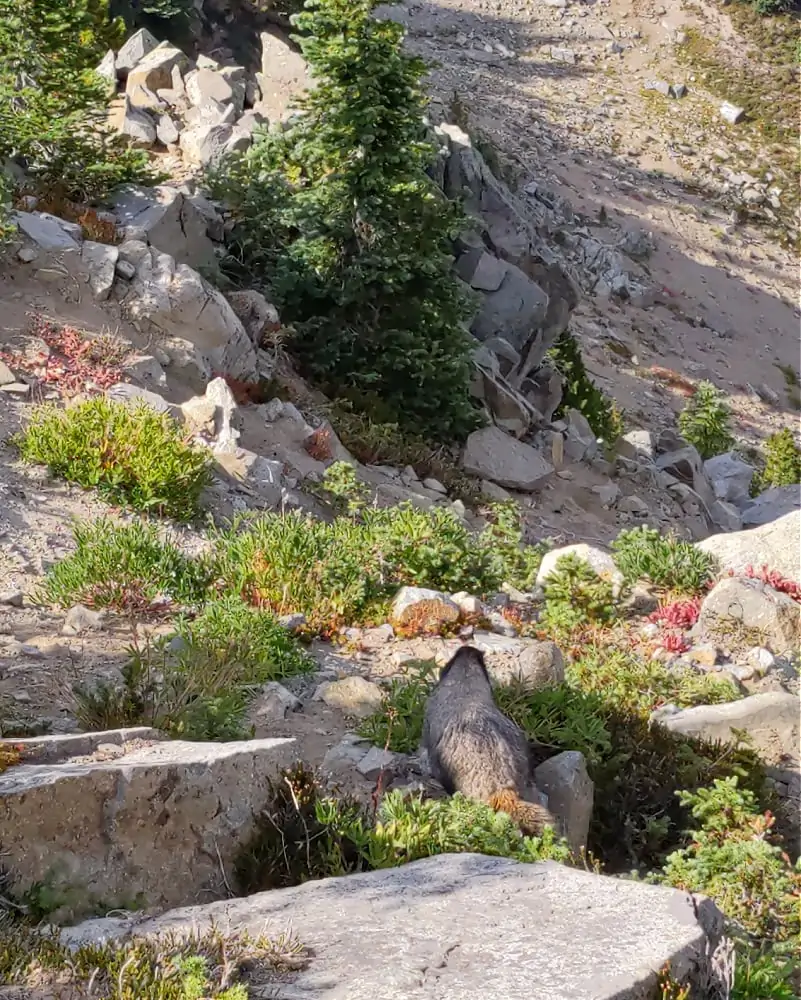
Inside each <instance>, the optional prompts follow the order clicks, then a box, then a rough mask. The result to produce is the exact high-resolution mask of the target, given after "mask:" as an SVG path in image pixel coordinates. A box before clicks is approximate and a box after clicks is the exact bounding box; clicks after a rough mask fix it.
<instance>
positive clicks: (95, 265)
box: [81, 240, 119, 302]
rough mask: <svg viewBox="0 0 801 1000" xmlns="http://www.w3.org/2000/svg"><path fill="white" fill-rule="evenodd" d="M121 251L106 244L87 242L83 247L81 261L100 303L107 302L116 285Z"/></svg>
mask: <svg viewBox="0 0 801 1000" xmlns="http://www.w3.org/2000/svg"><path fill="white" fill-rule="evenodd" d="M118 257H119V250H118V249H117V247H115V246H109V245H108V244H106V243H94V242H92V241H91V240H85V241H84V243H83V244H82V245H81V260H82V261H83V262H84V264H86V266H87V268H88V270H89V287H90V289H91V290H92V295H93V296H94V298H95V299H96V300H97V301H98V302H105V300H106V299H107V298H108V297H109V295H110V294H111V288H112V286H113V284H114V274H115V268H116V266H117V258H118Z"/></svg>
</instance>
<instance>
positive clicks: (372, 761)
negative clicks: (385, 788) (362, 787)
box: [356, 747, 398, 782]
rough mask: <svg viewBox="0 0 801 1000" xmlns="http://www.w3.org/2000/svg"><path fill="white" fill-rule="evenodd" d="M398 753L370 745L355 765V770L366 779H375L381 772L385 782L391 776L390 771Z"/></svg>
mask: <svg viewBox="0 0 801 1000" xmlns="http://www.w3.org/2000/svg"><path fill="white" fill-rule="evenodd" d="M397 758H398V755H397V754H394V753H390V752H389V750H382V749H381V747H370V749H369V750H368V751H367V753H366V754H365V755H364V757H362V758H361V760H360V761H359V763H358V764H357V765H356V770H357V771H358V772H359V774H360V775H361V776H362V777H363V778H367V780H368V781H377V780H378V778H379V777H380V776H381V775H382V774H383V775H384V779H385V782H388V781H389V780H390V779H391V778H392V771H393V768H394V766H395V764H396V761H397Z"/></svg>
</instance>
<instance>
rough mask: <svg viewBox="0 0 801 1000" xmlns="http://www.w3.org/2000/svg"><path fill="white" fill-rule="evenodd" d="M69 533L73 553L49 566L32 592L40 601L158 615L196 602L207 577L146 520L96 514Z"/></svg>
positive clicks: (201, 564)
mask: <svg viewBox="0 0 801 1000" xmlns="http://www.w3.org/2000/svg"><path fill="white" fill-rule="evenodd" d="M72 535H73V539H74V541H75V546H76V550H75V552H74V553H73V554H72V555H69V556H67V557H66V559H62V560H61V561H60V562H57V563H55V564H54V565H53V566H51V567H50V569H49V570H48V571H47V575H46V576H45V579H44V581H43V583H42V584H41V586H40V587H39V589H38V590H37V591H36V593H35V595H34V598H35V600H36V601H37V602H39V603H41V604H46V605H57V606H58V607H62V608H69V607H72V606H73V605H74V604H84V605H86V606H87V607H93V608H112V609H114V610H115V611H121V612H125V613H128V614H130V613H133V612H136V613H137V614H147V613H148V612H153V611H158V612H159V613H163V612H164V611H165V610H166V609H169V608H174V607H176V606H178V607H181V606H197V605H199V604H200V603H201V602H202V601H203V599H204V596H205V594H206V591H207V589H208V587H209V585H210V583H211V581H212V579H213V574H212V567H211V566H210V565H209V564H208V563H207V562H206V561H205V560H203V559H191V558H189V557H188V556H185V555H184V554H183V552H181V550H180V549H179V548H178V547H177V545H175V544H174V543H173V542H172V541H171V540H170V539H169V537H167V538H166V539H165V538H162V537H161V535H160V533H159V531H158V529H157V527H156V526H155V525H152V524H143V523H141V522H139V521H134V522H132V523H131V524H119V523H117V522H115V521H112V520H111V519H109V518H99V519H98V520H96V521H92V522H87V523H83V524H76V525H75V526H74V527H73V531H72Z"/></svg>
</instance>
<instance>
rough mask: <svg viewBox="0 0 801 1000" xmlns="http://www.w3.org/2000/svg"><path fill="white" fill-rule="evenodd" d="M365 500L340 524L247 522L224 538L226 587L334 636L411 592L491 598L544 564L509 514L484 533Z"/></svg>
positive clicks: (431, 514) (444, 516)
mask: <svg viewBox="0 0 801 1000" xmlns="http://www.w3.org/2000/svg"><path fill="white" fill-rule="evenodd" d="M352 485H353V484H352V483H351V486H352ZM346 488H347V489H350V487H347V484H346ZM360 504H361V502H360V501H357V504H356V507H357V509H358V510H359V516H358V518H357V517H350V516H349V517H338V518H336V519H335V520H334V521H333V522H332V523H325V522H321V521H316V520H314V519H313V518H310V517H307V516H305V515H303V514H301V513H298V512H291V513H288V514H283V513H282V514H273V513H268V514H264V515H261V516H259V517H245V518H240V519H239V520H238V521H237V522H235V524H234V525H233V526H232V528H231V529H230V530H228V531H226V532H222V533H220V534H219V535H218V536H217V560H218V565H219V573H220V576H221V578H222V579H223V580H224V582H225V585H226V587H228V588H229V589H230V590H232V591H233V592H234V593H238V594H241V595H242V596H243V597H244V598H245V600H247V601H249V602H250V603H252V604H254V605H256V606H260V607H266V608H270V609H271V610H272V611H274V612H275V613H276V614H287V613H294V612H300V613H302V614H304V615H305V616H306V618H307V621H308V625H309V629H310V630H311V631H317V632H330V631H331V630H333V629H335V628H338V627H340V626H343V625H353V624H354V623H357V622H365V621H369V620H372V619H373V618H376V617H383V616H385V615H386V610H387V602H388V600H389V599H390V598H391V597H392V596H394V594H395V592H396V591H397V590H398V589H399V588H400V587H401V586H405V585H408V586H416V587H432V588H434V589H437V590H445V591H447V592H448V593H452V592H454V591H458V590H465V591H468V592H469V593H473V594H479V595H480V594H487V593H491V592H494V591H497V589H498V588H499V587H500V585H501V583H502V582H503V581H504V579H510V580H511V581H513V582H514V581H515V580H517V581H518V582H525V581H527V580H528V579H529V578H530V576H531V573H532V570H533V566H534V565H535V564H536V559H537V558H538V555H532V554H531V553H527V552H526V551H521V552H519V553H518V550H517V548H516V544H517V540H518V539H519V538H520V528H519V523H518V524H517V526H515V522H514V517H513V512H512V511H511V510H508V509H505V510H503V511H502V512H501V513H500V514H499V515H498V520H497V521H496V523H494V524H493V525H492V526H491V527H490V528H488V529H487V530H486V531H485V532H483V533H482V534H478V535H476V534H473V533H472V532H471V531H470V530H469V529H468V528H466V527H465V526H464V524H463V523H462V522H461V521H460V520H459V518H458V517H457V516H456V515H455V514H454V513H453V512H452V511H450V510H448V509H445V508H443V507H433V508H430V509H429V510H420V509H418V508H415V507H412V506H411V505H410V504H402V505H400V506H398V507H388V508H372V507H366V508H361V505H360Z"/></svg>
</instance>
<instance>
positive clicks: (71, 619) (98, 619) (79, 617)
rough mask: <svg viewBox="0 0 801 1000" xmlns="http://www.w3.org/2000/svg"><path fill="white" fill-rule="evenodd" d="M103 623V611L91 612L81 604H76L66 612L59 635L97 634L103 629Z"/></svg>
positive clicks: (104, 618)
mask: <svg viewBox="0 0 801 1000" xmlns="http://www.w3.org/2000/svg"><path fill="white" fill-rule="evenodd" d="M105 621H106V613H105V612H104V611H93V610H92V609H91V608H87V607H84V605H83V604H76V605H75V607H73V608H70V609H69V611H68V612H67V617H66V618H65V619H64V625H63V627H62V629H61V634H62V635H80V634H81V633H82V632H98V631H101V630H102V629H103V628H104V627H105Z"/></svg>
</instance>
